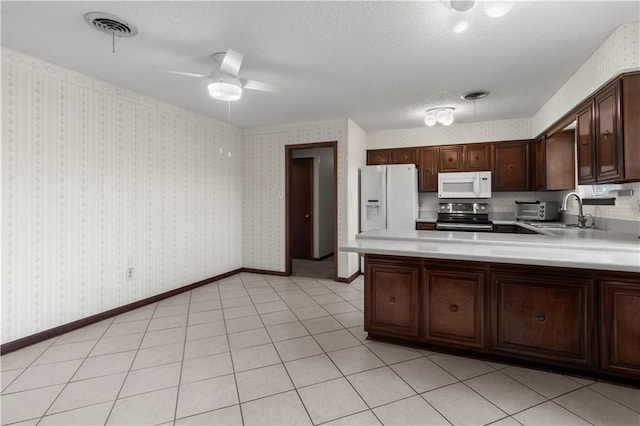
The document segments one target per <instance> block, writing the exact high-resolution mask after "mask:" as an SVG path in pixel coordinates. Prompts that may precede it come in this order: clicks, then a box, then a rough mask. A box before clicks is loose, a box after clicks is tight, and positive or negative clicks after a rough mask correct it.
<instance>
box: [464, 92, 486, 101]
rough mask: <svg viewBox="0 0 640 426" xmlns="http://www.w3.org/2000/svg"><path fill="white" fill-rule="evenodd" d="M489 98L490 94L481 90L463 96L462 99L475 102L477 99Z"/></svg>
mask: <svg viewBox="0 0 640 426" xmlns="http://www.w3.org/2000/svg"><path fill="white" fill-rule="evenodd" d="M487 96H489V92H485V91H482V90H479V91H477V92H471V93H467V94H465V95H462V96H460V97H461V98H462V99H464V100H465V101H475V100H476V99H482V98H486V97H487Z"/></svg>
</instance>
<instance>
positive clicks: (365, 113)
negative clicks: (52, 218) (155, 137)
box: [1, 0, 640, 131]
mask: <svg viewBox="0 0 640 426" xmlns="http://www.w3.org/2000/svg"><path fill="white" fill-rule="evenodd" d="M478 1H480V0H478ZM1 7H2V45H3V46H6V47H9V48H11V49H15V50H18V51H21V52H24V53H27V54H30V55H33V56H36V57H38V58H41V59H44V60H46V61H49V62H52V63H54V64H58V65H61V66H64V67H68V68H71V69H74V70H77V71H80V72H82V73H85V74H88V75H91V76H94V77H97V78H100V79H103V80H106V81H108V82H111V83H113V84H116V85H119V86H122V87H126V88H129V89H132V90H134V91H136V92H138V93H142V94H145V95H148V96H152V97H154V98H157V99H160V100H162V101H166V102H170V103H172V104H176V105H180V106H182V107H185V108H188V109H190V110H193V111H197V112H200V113H203V114H206V115H208V116H211V117H214V118H216V119H218V120H221V121H224V122H226V121H227V103H226V102H221V101H217V100H214V99H212V98H210V97H209V95H208V94H207V90H206V86H207V84H208V83H207V81H206V80H205V79H198V78H189V77H184V76H179V75H172V74H167V73H163V72H159V71H158V70H157V69H158V68H164V69H173V70H183V71H190V72H196V73H204V74H207V73H209V72H210V71H211V70H212V69H213V68H214V66H215V62H214V61H213V58H212V57H211V54H212V53H214V52H218V51H225V50H227V49H234V50H237V51H239V52H243V53H244V54H245V55H246V56H245V60H244V63H243V65H242V69H241V71H240V76H241V77H243V78H248V79H254V80H260V81H265V82H268V83H272V84H275V85H278V86H279V87H280V88H281V92H280V93H278V94H272V93H262V92H255V91H248V90H246V91H245V93H244V95H243V97H242V99H241V100H239V101H237V102H234V103H232V104H231V124H232V125H235V126H238V127H258V126H268V125H278V124H287V123H294V122H301V121H313V120H322V119H332V118H339V117H350V118H352V119H353V120H354V121H355V122H356V123H358V124H359V125H360V126H361V127H362V128H363V129H364V130H366V131H372V130H381V129H395V128H413V127H420V126H424V124H423V121H422V120H423V118H424V111H425V109H427V108H430V107H435V106H440V105H447V106H453V107H455V108H456V109H457V111H456V122H458V123H459V122H471V121H485V120H499V119H508V118H522V117H531V116H533V115H534V114H535V113H536V111H537V110H538V109H539V108H540V107H541V106H542V105H543V104H544V103H545V102H546V101H547V100H548V99H549V98H550V97H551V96H552V95H553V94H554V93H555V92H556V90H557V89H558V88H560V87H561V86H562V84H564V82H566V80H567V79H568V78H569V77H570V76H571V74H572V73H574V72H575V71H576V70H577V69H578V68H579V67H580V66H581V65H582V64H583V63H584V62H585V61H586V59H587V58H588V57H589V56H590V55H591V54H592V53H593V52H594V51H595V50H596V49H597V48H598V46H600V44H601V43H602V42H603V41H604V40H605V39H606V38H607V37H608V36H609V35H610V34H611V33H612V32H613V31H614V30H615V29H616V28H617V27H618V26H619V25H620V24H623V23H628V22H635V21H638V20H639V19H640V18H639V16H640V2H638V1H623V2H614V1H603V2H594V1H567V2H564V1H563V2H561V1H553V2H537V1H517V2H516V3H515V5H514V6H513V8H512V9H511V11H510V13H509V14H508V15H506V16H505V17H503V18H499V19H492V18H489V17H487V16H485V15H484V13H483V11H482V5H481V4H477V5H476V6H475V7H474V9H473V10H472V12H473V19H474V20H473V22H472V24H471V26H470V28H469V29H468V30H467V31H466V32H464V33H462V34H454V33H452V32H451V31H450V30H449V29H448V28H447V19H448V17H449V16H450V15H451V14H452V13H453V12H449V11H448V10H447V9H446V8H445V7H444V6H443V5H442V4H441V3H440V2H439V1H414V2H350V1H344V2H210V1H199V2H183V1H174V2H92V1H91V2H89V1H87V2H85V1H73V2H28V1H17V2H12V1H2V3H1ZM91 11H101V12H107V13H112V14H115V15H119V16H121V17H123V18H125V19H127V20H129V21H130V22H132V23H134V24H135V25H136V26H137V27H138V29H139V33H138V35H137V36H135V37H133V38H128V39H125V38H123V39H116V53H115V54H114V53H112V51H111V38H110V37H109V36H108V35H106V34H104V33H100V32H98V31H96V30H94V29H93V28H91V27H90V26H89V25H87V24H86V23H85V21H84V19H83V16H84V14H85V13H87V12H91ZM480 89H482V90H488V91H490V92H491V95H490V97H488V98H486V99H483V100H479V101H477V104H476V116H475V118H474V112H473V103H470V102H468V101H463V100H461V99H460V95H461V94H463V93H466V92H469V91H474V90H480Z"/></svg>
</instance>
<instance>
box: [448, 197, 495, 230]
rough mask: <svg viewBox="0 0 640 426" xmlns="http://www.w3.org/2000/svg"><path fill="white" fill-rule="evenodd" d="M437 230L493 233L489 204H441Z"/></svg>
mask: <svg viewBox="0 0 640 426" xmlns="http://www.w3.org/2000/svg"><path fill="white" fill-rule="evenodd" d="M436 229H439V230H443V231H475V232H493V222H491V221H490V220H489V205H488V204H487V203H439V204H438V219H437V221H436Z"/></svg>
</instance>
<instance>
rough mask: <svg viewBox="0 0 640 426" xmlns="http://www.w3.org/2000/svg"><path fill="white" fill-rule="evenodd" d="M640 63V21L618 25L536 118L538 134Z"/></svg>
mask: <svg viewBox="0 0 640 426" xmlns="http://www.w3.org/2000/svg"><path fill="white" fill-rule="evenodd" d="M639 67H640V23H639V22H635V23H631V24H625V25H621V26H620V27H618V29H617V30H616V31H614V32H613V34H611V35H610V36H609V38H607V40H605V42H604V43H602V45H601V46H600V47H599V48H598V49H596V51H595V52H594V53H593V55H591V57H590V58H589V59H587V61H586V62H585V63H584V64H583V65H582V66H581V67H580V68H579V69H578V70H577V71H576V72H575V73H574V74H573V75H572V76H571V78H570V79H569V80H568V81H567V82H566V83H565V84H564V85H563V86H562V87H561V88H560V89H559V90H558V91H557V92H556V94H555V95H553V96H552V97H551V99H549V101H547V103H546V104H544V106H543V107H542V108H540V110H539V111H538V112H537V113H536V115H535V116H534V117H533V119H532V125H533V132H532V133H531V137H535V136H537V135H538V134H540V132H542V131H543V130H544V129H546V128H547V127H548V126H550V125H551V124H553V123H554V122H555V121H556V120H558V119H559V118H560V117H562V116H563V115H564V114H566V113H567V112H568V111H569V110H570V109H571V108H573V107H574V106H576V105H577V104H578V103H579V102H581V101H582V100H583V99H585V98H586V97H587V96H589V94H591V93H592V92H593V91H595V90H596V89H597V88H598V87H600V86H601V85H602V84H604V83H605V82H606V81H607V80H609V79H611V78H612V77H614V76H616V75H617V74H619V73H620V72H622V71H624V70H630V69H636V68H639Z"/></svg>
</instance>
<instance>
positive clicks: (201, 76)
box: [158, 68, 210, 78]
mask: <svg viewBox="0 0 640 426" xmlns="http://www.w3.org/2000/svg"><path fill="white" fill-rule="evenodd" d="M158 71H162V72H166V73H169V74H177V75H185V76H187V77H199V78H209V77H210V76H209V75H204V74H198V73H195V72H186V71H175V70H166V69H162V68H158Z"/></svg>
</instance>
